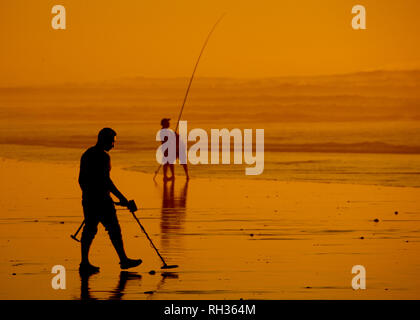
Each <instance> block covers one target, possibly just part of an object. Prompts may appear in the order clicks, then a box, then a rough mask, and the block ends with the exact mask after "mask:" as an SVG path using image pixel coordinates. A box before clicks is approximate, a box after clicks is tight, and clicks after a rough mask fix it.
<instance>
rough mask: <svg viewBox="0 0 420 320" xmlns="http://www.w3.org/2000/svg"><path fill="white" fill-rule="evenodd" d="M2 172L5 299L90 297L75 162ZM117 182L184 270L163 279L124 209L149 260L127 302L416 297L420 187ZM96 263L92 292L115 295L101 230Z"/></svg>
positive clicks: (117, 176) (130, 235)
mask: <svg viewBox="0 0 420 320" xmlns="http://www.w3.org/2000/svg"><path fill="white" fill-rule="evenodd" d="M0 173H1V175H2V180H1V183H0V189H1V192H2V194H3V197H2V198H1V199H0V204H1V207H2V216H1V219H0V231H1V237H0V250H1V252H2V255H1V262H0V279H1V280H0V282H1V287H2V289H1V290H0V297H2V298H4V299H79V298H80V297H81V296H82V295H84V294H86V292H84V291H83V290H84V288H85V286H83V285H82V283H81V281H84V280H83V279H80V277H79V274H78V272H77V268H78V263H79V262H80V261H79V259H80V251H79V250H80V247H79V244H78V243H76V242H75V241H73V240H72V239H70V237H69V235H70V234H73V233H74V232H75V230H76V229H77V228H78V226H79V225H80V223H81V221H82V219H83V218H82V210H81V203H80V202H81V192H80V189H79V187H78V185H77V175H78V166H77V165H69V164H61V165H58V164H51V163H42V162H41V163H35V162H25V161H14V160H0ZM111 174H112V178H113V181H114V182H115V184H116V185H117V186H118V188H119V189H120V190H121V191H122V192H123V193H125V195H126V196H127V198H129V199H135V200H136V203H137V206H138V208H139V211H138V213H137V216H138V217H139V218H140V219H141V221H142V223H143V224H144V227H145V228H146V230H147V232H148V233H149V235H150V237H151V238H152V239H153V242H154V243H155V245H156V246H157V247H158V248H159V251H160V252H161V254H162V255H163V256H164V258H165V260H166V261H167V262H168V264H178V265H179V266H180V268H179V269H175V270H173V273H171V277H169V278H168V277H167V275H166V274H165V273H162V272H161V271H160V269H159V267H160V261H159V259H158V257H157V256H156V254H155V252H154V251H153V249H151V247H150V245H149V243H148V241H147V239H145V237H144V235H143V234H142V233H141V231H140V230H139V228H138V226H137V225H136V224H135V223H134V221H133V218H132V217H131V216H130V215H129V214H127V212H126V211H125V210H119V211H118V217H119V220H120V225H121V228H122V231H123V239H124V242H125V246H126V249H127V253H128V255H129V256H130V257H133V258H136V257H140V258H142V259H143V261H144V263H143V264H142V265H141V266H140V267H139V268H136V269H133V270H130V271H132V272H133V274H134V279H132V280H130V281H128V282H127V286H126V287H125V288H123V289H121V288H120V290H121V292H122V293H124V294H125V298H126V299H162V300H178V299H179V300H182V299H239V298H244V299H418V298H419V297H420V291H419V290H418V288H420V279H419V277H417V275H418V274H419V273H420V260H419V257H418V252H419V250H420V234H419V230H420V206H419V204H418V199H419V198H420V190H419V189H418V188H399V187H383V186H379V187H377V186H366V185H348V184H321V183H312V182H290V183H288V182H280V181H261V180H260V181H255V180H248V181H247V180H244V179H238V180H229V179H225V180H219V179H211V178H206V179H202V178H199V179H192V180H190V181H189V183H188V184H186V183H185V180H184V179H182V178H181V179H176V180H175V183H173V184H172V183H167V184H164V183H162V181H161V179H159V180H158V181H157V183H154V182H153V180H152V175H149V174H142V173H138V172H130V171H126V170H123V169H122V168H117V167H116V168H113V170H112V172H111ZM376 219H377V221H376ZM91 258H92V262H93V263H94V264H97V265H100V266H101V273H100V274H99V275H95V276H92V278H91V279H90V280H88V281H90V282H89V288H91V290H92V291H91V292H90V294H91V295H92V296H94V297H97V298H99V299H108V298H110V297H111V296H112V292H114V291H115V284H117V283H118V279H119V277H120V276H119V275H121V273H120V270H119V268H118V260H117V257H116V254H115V252H114V251H113V248H112V246H111V244H110V241H109V239H108V236H107V234H106V232H105V230H103V227H100V228H99V232H98V235H97V238H95V241H94V244H93V246H92V253H91ZM57 264H60V265H63V266H65V267H66V270H67V286H68V289H67V290H62V291H61V292H60V291H56V290H53V289H52V288H51V285H50V284H51V277H52V275H51V273H50V271H51V267H52V266H53V265H57ZM354 265H364V266H365V267H366V269H367V277H368V282H367V288H368V289H367V290H363V291H362V290H358V291H355V290H353V289H352V287H351V278H352V274H351V269H352V266H354ZM151 270H156V275H150V274H149V271H151ZM138 276H141V279H140V278H139V277H138ZM136 279H137V280H136ZM250 279H252V281H250ZM162 281H163V283H162ZM35 288H36V290H35ZM149 291H154V294H153V295H148V294H145V293H144V292H149Z"/></svg>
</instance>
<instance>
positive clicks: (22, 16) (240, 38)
mask: <svg viewBox="0 0 420 320" xmlns="http://www.w3.org/2000/svg"><path fill="white" fill-rule="evenodd" d="M56 4H61V5H64V6H65V7H66V10H67V29H66V30H53V29H52V28H51V19H52V17H53V15H52V14H51V9H52V7H53V5H56ZM356 4H358V2H355V1H353V0H352V1H348V0H342V1H336V0H331V1H327V0H323V1H313V0H301V1H291V0H284V1H277V0H276V1H275V0H263V1H259V2H258V3H257V2H255V1H250V0H242V1H236V0H229V1H221V0H214V1H204V0H203V1H187V0H177V1H166V0H165V1H164V0H156V1H134V0H125V1H118V2H117V1H106V2H105V1H95V0H91V1H81V0H72V1H60V2H56V1H36V2H35V1H22V0H17V1H1V2H0V43H1V46H2V47H1V50H0V70H1V72H0V115H1V118H0V144H1V148H0V155H1V156H4V157H11V158H18V159H23V160H42V161H59V162H61V161H72V162H75V163H76V162H77V161H79V158H80V155H81V153H82V152H83V150H84V149H86V148H87V147H89V146H90V145H92V144H94V143H95V140H96V135H97V132H98V131H99V130H100V129H101V128H102V127H104V126H110V127H113V128H114V129H115V130H117V132H118V143H117V148H116V150H115V151H113V154H114V156H113V162H114V164H117V165H121V166H123V167H124V168H128V169H130V170H139V171H145V172H150V173H151V172H154V170H155V169H156V167H157V163H156V160H155V150H156V148H157V146H158V144H157V142H156V141H155V135H156V132H157V131H158V130H159V127H160V126H159V122H160V119H161V118H163V117H170V118H172V119H174V121H173V122H175V119H177V117H178V112H179V109H180V105H181V103H182V99H183V97H184V94H185V89H186V87H187V84H188V78H189V76H190V74H191V72H192V69H193V66H194V64H195V62H196V59H197V56H198V54H199V52H200V49H201V46H202V44H203V41H204V39H205V38H206V36H207V34H208V32H209V30H210V29H211V27H212V26H213V24H214V23H215V21H216V20H217V19H218V18H219V17H220V16H221V15H222V14H223V13H226V16H225V18H224V20H223V21H222V22H221V23H220V25H219V26H218V28H217V29H216V31H215V33H214V34H213V36H212V38H211V39H210V42H209V45H208V47H207V49H206V51H205V53H204V55H203V59H202V61H201V63H200V65H199V67H198V70H197V78H196V79H195V80H194V82H193V85H192V88H191V92H190V96H189V99H188V101H187V105H186V108H185V111H184V114H183V119H184V120H188V125H189V128H190V129H192V128H197V127H200V128H204V129H207V130H209V129H210V128H220V129H221V128H229V129H232V128H242V129H244V128H253V129H257V128H259V129H265V146H266V148H265V150H266V153H265V156H266V159H265V162H266V165H265V171H264V174H263V175H261V176H258V177H256V178H259V179H280V180H305V181H308V180H309V181H323V182H351V183H369V184H382V185H396V186H420V179H419V174H420V160H419V157H420V156H419V153H420V130H419V128H420V126H419V120H420V111H419V110H420V108H419V107H420V90H419V89H420V83H419V82H420V72H419V70H420V63H419V62H420V45H419V42H418V30H420V28H419V27H420V22H419V19H418V17H417V15H418V12H420V11H419V9H420V3H419V2H418V1H415V0H412V1H411V0H406V1H400V2H395V1H390V0H389V1H384V0H382V1H374V0H365V1H363V3H362V4H363V5H365V7H366V10H367V28H368V29H367V30H360V31H355V30H353V29H352V28H351V20H352V17H353V15H352V13H351V9H352V7H353V6H354V5H356ZM174 125H175V123H173V126H174ZM190 169H191V171H192V175H193V176H203V177H207V176H214V177H217V176H223V177H226V176H232V177H241V178H243V177H245V175H244V167H241V166H191V168H190ZM247 178H248V179H251V178H250V177H247Z"/></svg>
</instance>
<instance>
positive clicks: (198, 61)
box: [153, 14, 225, 180]
mask: <svg viewBox="0 0 420 320" xmlns="http://www.w3.org/2000/svg"><path fill="white" fill-rule="evenodd" d="M224 16H225V14H223V15H222V16H221V17H220V18H219V19H218V20H217V21H216V23H215V24H214V25H213V28H211V30H210V32H209V34H208V35H207V38H206V40H205V41H204V44H203V47H202V48H201V51H200V54H199V56H198V59H197V62H196V63H195V66H194V70H193V72H192V75H191V78H190V81H189V82H188V87H187V91H186V92H185V96H184V101H183V102H182V106H181V111H180V112H179V116H178V120H177V122H176V128H175V133H176V132H177V131H178V126H179V121H180V120H181V116H182V112H183V111H184V107H185V103H186V102H187V98H188V94H189V92H190V88H191V84H192V82H193V79H194V76H195V71H196V70H197V67H198V64H199V63H200V60H201V56H202V55H203V52H204V49H205V48H206V46H207V43H208V42H209V39H210V37H211V35H212V34H213V31H214V30H215V29H216V27H217V25H218V24H219V22H220V21H222V19H223V17H224ZM161 167H162V164H160V165H159V167H158V168H157V170H156V171H155V175H154V176H153V180H155V179H156V176H157V174H158V173H159V170H160V168H161Z"/></svg>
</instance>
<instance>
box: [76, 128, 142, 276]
mask: <svg viewBox="0 0 420 320" xmlns="http://www.w3.org/2000/svg"><path fill="white" fill-rule="evenodd" d="M116 135H117V133H116V132H115V131H114V130H112V129H111V128H104V129H102V130H101V131H100V132H99V134H98V142H97V143H96V145H95V146H93V147H91V148H89V149H88V150H87V151H86V152H85V153H84V154H83V155H82V158H81V160H80V174H79V184H80V187H81V189H82V194H83V195H82V205H83V214H84V216H85V221H84V223H85V224H84V228H83V233H82V238H81V244H82V246H81V247H82V262H81V263H80V268H79V271H80V272H87V273H96V272H98V271H99V267H95V266H93V265H91V264H90V262H89V249H90V246H91V244H92V241H93V238H94V237H95V235H96V232H97V231H98V224H99V222H100V223H102V224H103V226H104V227H105V229H106V230H107V231H108V234H109V237H110V239H111V242H112V244H113V246H114V248H115V250H116V251H117V254H118V257H119V258H120V265H121V269H128V268H133V267H136V266H138V265H140V264H141V263H142V260H141V259H137V260H133V259H129V258H127V255H126V254H125V250H124V245H123V240H122V236H121V228H120V225H119V223H118V219H117V214H116V210H115V206H114V201H113V200H112V198H111V195H110V194H111V193H112V194H114V195H115V196H116V197H117V198H118V199H119V200H120V205H122V206H128V204H129V202H128V200H127V199H126V197H124V196H123V194H122V193H121V192H120V191H119V190H118V189H117V187H116V186H115V185H114V183H113V182H112V180H111V177H110V171H111V158H110V156H109V154H108V151H110V150H111V149H112V148H113V147H114V143H115V136H116Z"/></svg>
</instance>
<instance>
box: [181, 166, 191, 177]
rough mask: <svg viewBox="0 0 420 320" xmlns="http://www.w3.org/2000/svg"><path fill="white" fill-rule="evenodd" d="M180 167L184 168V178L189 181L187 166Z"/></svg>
mask: <svg viewBox="0 0 420 320" xmlns="http://www.w3.org/2000/svg"><path fill="white" fill-rule="evenodd" d="M182 167H183V168H184V171H185V177H186V178H187V180H190V176H189V175H188V166H187V164H183V165H182Z"/></svg>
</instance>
